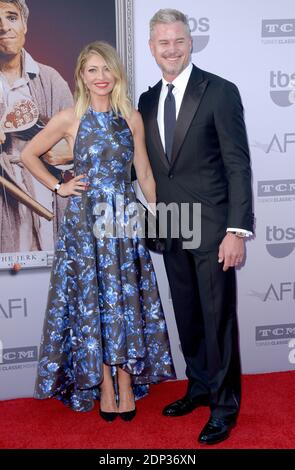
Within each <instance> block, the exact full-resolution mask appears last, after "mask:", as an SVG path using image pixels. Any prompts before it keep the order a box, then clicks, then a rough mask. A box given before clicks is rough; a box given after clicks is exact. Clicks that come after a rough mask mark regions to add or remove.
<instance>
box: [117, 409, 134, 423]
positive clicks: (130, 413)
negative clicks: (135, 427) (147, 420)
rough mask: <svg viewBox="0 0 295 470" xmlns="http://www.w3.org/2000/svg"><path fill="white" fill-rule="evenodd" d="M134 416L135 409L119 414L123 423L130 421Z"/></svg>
mask: <svg viewBox="0 0 295 470" xmlns="http://www.w3.org/2000/svg"><path fill="white" fill-rule="evenodd" d="M135 415H136V408H134V410H131V411H123V412H122V413H119V416H120V418H122V419H123V421H131V420H132V419H133V418H134V417H135Z"/></svg>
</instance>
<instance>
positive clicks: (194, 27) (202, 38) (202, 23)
mask: <svg viewBox="0 0 295 470" xmlns="http://www.w3.org/2000/svg"><path fill="white" fill-rule="evenodd" d="M188 23H189V26H190V30H191V33H192V40H193V54H194V53H196V52H200V51H202V50H203V49H205V47H206V46H207V44H208V42H209V38H210V36H209V34H196V35H194V34H193V33H208V31H209V28H210V26H209V18H205V17H203V18H199V19H198V20H197V19H196V18H189V17H188Z"/></svg>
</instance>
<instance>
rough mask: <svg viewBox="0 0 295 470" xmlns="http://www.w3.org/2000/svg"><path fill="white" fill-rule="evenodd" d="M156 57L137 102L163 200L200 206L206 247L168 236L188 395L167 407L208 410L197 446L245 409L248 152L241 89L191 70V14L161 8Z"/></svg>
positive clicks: (153, 27)
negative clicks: (238, 273) (240, 296)
mask: <svg viewBox="0 0 295 470" xmlns="http://www.w3.org/2000/svg"><path fill="white" fill-rule="evenodd" d="M149 45H150V49H151V52H152V54H153V56H154V58H155V60H156V62H157V64H158V65H159V67H160V69H161V70H162V73H163V78H162V80H161V81H159V82H158V83H157V84H156V85H155V86H154V87H152V88H150V89H149V90H148V91H147V92H145V93H143V94H142V95H141V97H140V100H139V111H140V112H141V114H142V117H143V120H144V125H145V132H146V144H147V149H148V154H149V158H150V162H151V166H152V169H153V173H154V177H155V180H156V184H157V202H163V203H165V204H170V203H172V202H174V203H176V204H178V205H179V207H181V203H188V204H189V206H190V208H192V206H193V204H194V203H199V204H201V242H200V245H199V247H198V248H190V249H185V248H184V245H183V241H184V238H183V237H180V238H178V239H176V238H174V239H173V238H171V237H170V239H169V243H167V247H166V251H165V252H164V262H165V267H166V271H167V276H168V280H169V284H170V288H171V295H172V301H173V307H174V311H175V317H176V322H177V327H178V332H179V337H180V341H181V346H182V351H183V354H184V358H185V361H186V374H187V377H188V388H187V392H186V395H185V396H184V397H183V398H181V399H180V400H177V401H176V402H173V403H171V404H169V405H167V406H166V407H165V408H164V410H163V414H164V415H165V416H170V417H173V416H181V415H184V414H187V413H189V412H191V411H192V410H193V409H195V408H196V407H198V406H201V405H209V406H210V410H211V415H210V419H209V421H208V422H207V424H206V425H205V427H204V428H203V430H202V431H201V434H200V436H199V442H201V443H204V444H215V443H217V442H220V441H222V440H224V439H226V438H227V437H228V436H229V433H230V430H231V428H232V427H233V426H234V425H235V423H236V419H237V415H238V411H239V406H240V358H239V344H238V326H237V315H236V279H235V267H236V266H239V265H240V264H241V263H242V261H243V259H244V252H245V247H244V241H245V238H244V237H246V236H249V235H251V234H252V230H253V215H252V191H251V170H250V158H249V148H248V143H247V136H246V130H245V124H244V118H243V107H242V103H241V99H240V95H239V91H238V89H237V87H236V86H235V85H234V84H233V83H231V82H229V81H227V80H224V79H223V78H220V77H218V76H216V75H213V74H211V73H208V72H205V71H203V70H201V69H199V68H197V67H196V66H195V65H193V64H192V63H191V49H192V40H191V35H190V30H189V25H188V21H187V18H186V16H185V15H184V14H183V13H181V12H179V11H177V10H172V9H165V10H159V11H158V12H157V13H156V14H155V15H154V16H153V18H152V20H151V22H150V41H149Z"/></svg>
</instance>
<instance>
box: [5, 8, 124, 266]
mask: <svg viewBox="0 0 295 470" xmlns="http://www.w3.org/2000/svg"><path fill="white" fill-rule="evenodd" d="M40 3H42V10H40ZM81 3H82V2H77V0H76V1H75V0H74V1H73V2H71V8H69V2H68V1H66V0H63V1H61V0H59V1H57V0H54V1H50V2H48V1H45V2H36V1H34V0H0V269H1V268H2V269H7V268H10V267H12V266H13V265H14V263H16V262H20V263H21V265H22V266H25V267H31V266H47V265H50V259H51V256H52V253H53V250H54V239H55V235H56V233H57V231H58V227H59V222H60V220H61V217H62V214H63V211H64V208H65V205H66V203H67V200H66V198H61V197H60V196H58V195H56V194H55V193H54V192H51V191H49V190H48V189H46V188H45V187H44V186H43V185H41V184H40V183H39V182H38V181H37V180H36V179H35V178H34V177H33V176H32V175H31V174H30V173H29V171H28V170H27V169H26V168H25V167H24V166H23V164H22V162H21V160H20V154H21V152H22V150H23V148H24V146H25V145H26V143H27V141H28V140H30V139H31V138H32V137H33V136H34V135H35V134H36V133H37V132H39V131H40V130H41V129H42V128H43V127H44V125H45V124H46V123H47V122H48V120H49V119H50V118H51V117H52V116H53V115H54V114H55V113H57V112H59V111H60V110H62V109H64V108H66V107H69V106H72V104H73V96H72V91H71V89H70V86H71V78H72V75H73V71H74V60H73V61H72V62H73V63H71V64H70V65H69V64H66V63H65V64H64V66H63V67H62V66H61V64H63V62H66V60H64V59H65V57H66V56H68V55H70V56H71V55H72V56H76V51H78V50H79V49H80V48H81V46H82V45H83V44H85V43H87V42H88V41H89V40H94V39H97V38H100V37H101V34H100V32H99V30H98V29H94V28H93V29H90V30H89V29H88V33H87V29H86V28H85V27H81V33H82V34H81V35H79V39H78V42H77V37H75V41H76V42H75V41H73V44H74V45H73V47H72V50H71V51H70V54H69V53H68V52H69V51H68V50H64V51H63V50H62V47H61V46H59V45H58V44H56V47H55V50H54V47H53V43H54V41H52V44H50V45H49V46H48V42H47V47H46V45H45V47H43V46H44V39H46V37H45V34H44V33H42V34H43V37H42V40H41V41H40V40H39V41H36V32H40V31H42V23H43V24H44V31H46V28H47V31H48V32H49V31H50V32H51V33H52V28H53V27H55V28H56V32H57V36H60V35H61V34H63V33H64V34H65V35H66V36H65V38H66V39H67V40H69V31H70V30H67V26H66V25H65V23H63V22H62V20H61V18H60V15H59V17H58V18H56V17H57V16H58V15H56V11H57V9H58V10H60V11H61V12H63V13H64V14H67V15H68V17H69V18H71V20H72V21H71V22H69V23H72V26H73V27H75V26H76V25H77V24H79V23H78V22H79V20H81V11H83V12H84V15H85V18H86V16H88V17H89V11H90V10H91V12H92V14H95V13H96V12H95V9H96V10H97V14H98V6H99V7H100V10H101V3H102V2H93V0H88V2H86V4H85V2H83V5H81ZM103 3H104V2H103ZM112 3H113V4H114V2H112ZM95 4H96V7H95ZM98 4H100V5H98ZM87 6H88V8H87ZM81 7H82V10H81ZM54 8H55V14H54ZM113 9H114V8H113ZM37 10H38V13H39V14H38V15H37V14H36V13H37ZM46 10H48V11H50V14H51V16H50V15H46ZM41 11H42V13H41ZM32 12H35V16H33V15H31V13H32ZM44 12H45V13H44ZM31 16H32V17H33V23H31V22H30V21H31V19H30V21H29V18H30V17H31ZM61 16H62V15H61ZM55 18H56V19H55ZM50 19H51V20H52V23H50ZM53 21H54V24H53ZM112 21H113V24H114V23H115V15H113V18H112ZM80 24H81V22H80ZM85 25H86V22H85ZM34 28H35V31H34V34H35V36H34V38H35V39H34V42H32V41H31V42H30V40H29V38H30V34H29V33H30V31H32V30H33V29H34ZM48 28H49V30H48ZM112 29H113V36H114V37H115V26H114V27H113V28H112ZM76 31H77V28H76ZM102 34H104V33H102ZM51 36H52V35H51ZM75 36H77V35H75ZM114 37H113V38H111V42H114ZM102 39H104V37H102ZM106 39H107V40H110V38H106ZM112 39H113V41H112ZM70 42H71V41H70ZM28 43H29V44H30V45H31V46H34V47H30V45H29V46H27V45H28ZM45 44H46V42H45ZM59 44H61V43H60V42H59ZM34 48H35V50H36V51H37V52H38V53H37V57H36V56H35V55H34V52H32V49H33V50H34ZM41 49H42V54H41V60H40V50H41ZM52 53H54V54H52ZM55 56H58V61H57V63H58V64H57V65H58V68H57V67H56V65H55V63H52V62H53V60H52V57H55ZM63 56H64V58H63ZM75 58H76V57H75ZM62 69H63V70H62ZM64 76H66V79H67V80H65V78H64ZM68 82H70V85H69V83H68ZM42 159H43V161H44V162H45V163H46V165H47V167H48V169H49V171H50V172H51V173H53V174H54V175H55V176H56V177H57V178H58V180H62V179H63V178H66V179H67V178H70V177H71V175H72V173H73V170H72V167H73V165H72V155H71V154H70V151H69V149H68V147H67V144H66V142H65V141H61V142H59V143H58V144H57V145H56V146H55V147H54V148H52V149H49V151H48V152H47V153H46V154H45V155H43V156H42Z"/></svg>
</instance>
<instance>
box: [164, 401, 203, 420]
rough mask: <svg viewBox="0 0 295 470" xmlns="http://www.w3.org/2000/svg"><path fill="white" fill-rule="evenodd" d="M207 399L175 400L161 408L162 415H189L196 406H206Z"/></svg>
mask: <svg viewBox="0 0 295 470" xmlns="http://www.w3.org/2000/svg"><path fill="white" fill-rule="evenodd" d="M208 405H209V399H208V397H206V396H200V397H196V398H189V397H187V396H184V397H183V398H181V399H180V400H176V401H174V402H173V403H170V404H169V405H167V406H165V408H163V411H162V414H163V415H164V416H173V417H174V416H184V415H187V414H188V413H191V412H192V411H193V410H194V409H195V408H197V407H198V406H208Z"/></svg>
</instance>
